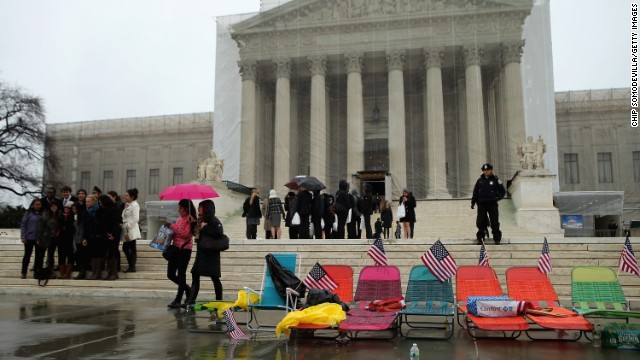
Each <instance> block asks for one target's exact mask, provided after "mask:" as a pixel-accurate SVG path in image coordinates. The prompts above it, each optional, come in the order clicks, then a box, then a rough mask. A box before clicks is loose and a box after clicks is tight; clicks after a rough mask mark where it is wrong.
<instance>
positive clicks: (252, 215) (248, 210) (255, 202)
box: [242, 188, 262, 239]
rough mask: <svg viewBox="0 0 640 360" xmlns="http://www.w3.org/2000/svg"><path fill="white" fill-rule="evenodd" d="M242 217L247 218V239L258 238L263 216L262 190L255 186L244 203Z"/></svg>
mask: <svg viewBox="0 0 640 360" xmlns="http://www.w3.org/2000/svg"><path fill="white" fill-rule="evenodd" d="M242 217H246V218H247V234H246V235H247V239H257V238H258V225H260V219H261V218H262V210H261V209H260V190H259V189H258V188H254V189H252V190H251V195H250V196H248V197H247V199H246V200H245V201H244V204H243V205H242Z"/></svg>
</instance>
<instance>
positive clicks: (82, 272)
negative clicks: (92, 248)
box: [73, 267, 87, 280]
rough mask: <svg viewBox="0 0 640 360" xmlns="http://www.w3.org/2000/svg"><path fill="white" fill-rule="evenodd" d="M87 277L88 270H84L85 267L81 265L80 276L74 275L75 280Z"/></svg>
mask: <svg viewBox="0 0 640 360" xmlns="http://www.w3.org/2000/svg"><path fill="white" fill-rule="evenodd" d="M86 278H87V272H86V271H85V270H84V267H80V271H78V276H76V277H74V278H73V279H74V280H83V279H86Z"/></svg>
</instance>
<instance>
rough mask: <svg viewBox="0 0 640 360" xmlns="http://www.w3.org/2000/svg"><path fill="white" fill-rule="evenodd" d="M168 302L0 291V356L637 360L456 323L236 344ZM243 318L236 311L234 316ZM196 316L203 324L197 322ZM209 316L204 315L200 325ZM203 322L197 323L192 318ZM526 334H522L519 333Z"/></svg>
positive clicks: (267, 337) (633, 355)
mask: <svg viewBox="0 0 640 360" xmlns="http://www.w3.org/2000/svg"><path fill="white" fill-rule="evenodd" d="M169 301H170V299H167V300H165V301H163V300H158V299H132V298H104V297H100V298H97V297H96V298H88V297H51V298H44V297H36V296H16V295H0V358H2V359H24V358H38V359H322V360H328V359H345V360H346V359H349V360H351V359H367V360H374V359H407V358H408V357H409V349H410V348H411V345H412V344H413V343H417V344H418V346H419V348H420V355H421V357H420V359H423V360H424V359H496V360H500V359H505V360H506V359H509V360H511V359H536V360H540V359H542V360H551V359H567V360H568V359H587V360H598V359H636V360H637V359H639V358H640V352H639V351H632V350H616V349H607V348H594V347H592V345H591V343H589V342H588V341H586V340H585V339H582V340H580V341H578V342H560V341H536V342H533V341H528V340H502V339H481V340H475V341H474V340H473V339H472V338H471V337H470V336H469V335H468V334H467V333H466V332H465V331H463V330H462V329H460V328H459V327H458V328H457V329H456V333H455V334H454V336H453V338H452V339H451V340H448V341H441V340H403V339H401V338H400V337H396V338H394V339H393V340H356V341H350V342H347V343H339V342H336V341H333V340H319V339H292V340H288V341H287V338H286V337H285V336H283V337H282V338H281V339H280V340H278V339H276V338H275V334H273V333H265V334H261V335H259V336H258V337H257V338H256V339H254V340H250V341H240V342H237V343H235V344H233V343H231V342H230V341H229V336H228V335H227V334H210V333H190V332H188V331H187V330H186V328H185V325H186V320H185V316H184V310H167V308H166V304H167V303H168V302H169ZM243 319H244V317H243V316H240V314H239V315H238V321H242V320H243ZM198 321H201V320H200V319H198ZM207 323H208V321H207V320H206V319H205V323H204V324H205V325H204V326H205V327H206V324H207ZM198 326H202V323H198ZM522 338H524V336H522Z"/></svg>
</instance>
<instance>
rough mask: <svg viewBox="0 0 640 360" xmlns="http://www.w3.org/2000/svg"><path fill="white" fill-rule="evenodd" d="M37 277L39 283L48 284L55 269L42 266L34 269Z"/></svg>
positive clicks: (41, 284)
mask: <svg viewBox="0 0 640 360" xmlns="http://www.w3.org/2000/svg"><path fill="white" fill-rule="evenodd" d="M33 273H34V276H35V278H36V279H37V280H38V285H40V286H42V287H44V286H47V283H48V282H49V279H51V275H53V271H51V269H50V268H48V267H46V268H42V269H38V268H36V269H34V270H33Z"/></svg>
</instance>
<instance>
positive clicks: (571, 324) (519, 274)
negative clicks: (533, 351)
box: [506, 266, 593, 341]
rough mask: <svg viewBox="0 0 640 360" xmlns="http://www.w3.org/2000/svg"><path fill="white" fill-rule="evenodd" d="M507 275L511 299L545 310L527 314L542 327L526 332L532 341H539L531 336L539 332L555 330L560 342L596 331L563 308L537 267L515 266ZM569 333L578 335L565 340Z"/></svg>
mask: <svg viewBox="0 0 640 360" xmlns="http://www.w3.org/2000/svg"><path fill="white" fill-rule="evenodd" d="M506 276H507V287H508V289H509V290H508V291H509V297H510V298H511V299H514V300H520V301H527V302H531V304H532V305H533V308H534V309H543V310H542V311H540V310H535V311H532V312H527V313H526V314H525V317H526V318H527V319H529V320H531V321H532V322H533V323H534V324H536V325H538V326H539V327H538V328H530V329H529V330H527V331H526V332H525V333H526V334H527V337H529V338H530V339H531V340H538V339H537V338H534V337H533V336H532V334H533V332H536V331H545V332H549V331H553V332H555V333H556V334H557V335H558V340H573V341H576V340H578V339H580V338H581V337H582V334H583V332H586V331H593V324H591V323H590V322H589V321H587V319H585V318H584V317H582V316H580V315H577V314H576V313H575V312H573V311H571V310H568V309H565V308H563V307H562V306H560V300H559V299H558V295H557V294H556V291H555V290H554V288H553V285H552V284H551V281H549V279H548V278H547V276H546V274H544V273H542V272H541V271H540V270H539V269H538V268H537V267H535V266H533V267H512V268H509V269H507V272H506ZM567 331H577V332H578V334H577V336H575V337H571V338H565V337H564V335H565V334H566V332H567Z"/></svg>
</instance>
